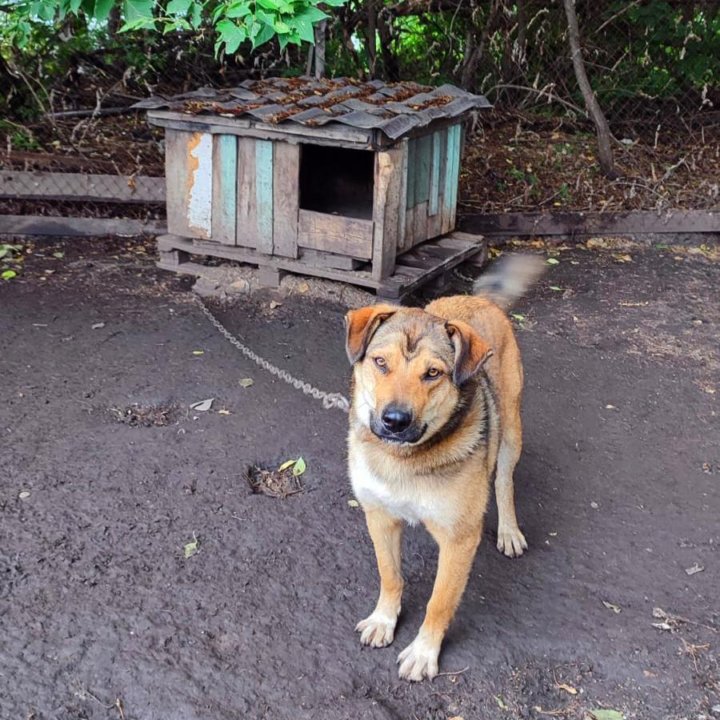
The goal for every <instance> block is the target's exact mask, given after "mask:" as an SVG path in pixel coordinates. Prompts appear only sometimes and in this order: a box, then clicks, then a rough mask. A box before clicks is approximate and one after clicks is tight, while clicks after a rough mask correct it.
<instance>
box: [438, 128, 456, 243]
mask: <svg viewBox="0 0 720 720" xmlns="http://www.w3.org/2000/svg"><path fill="white" fill-rule="evenodd" d="M445 154H446V157H445V177H444V181H443V224H442V228H441V230H442V232H443V233H446V232H450V231H451V230H452V229H453V224H454V219H455V205H454V202H453V198H455V199H457V183H458V177H459V172H460V162H459V159H460V125H453V126H452V127H451V128H448V131H447V145H446V150H445Z"/></svg>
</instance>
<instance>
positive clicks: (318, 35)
mask: <svg viewBox="0 0 720 720" xmlns="http://www.w3.org/2000/svg"><path fill="white" fill-rule="evenodd" d="M326 28H327V20H321V21H320V22H319V23H318V24H317V25H316V26H315V77H316V78H317V79H320V78H322V77H325V30H326Z"/></svg>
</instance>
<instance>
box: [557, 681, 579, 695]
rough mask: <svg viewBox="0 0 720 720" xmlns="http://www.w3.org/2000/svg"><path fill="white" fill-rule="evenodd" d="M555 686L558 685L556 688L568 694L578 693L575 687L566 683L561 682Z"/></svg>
mask: <svg viewBox="0 0 720 720" xmlns="http://www.w3.org/2000/svg"><path fill="white" fill-rule="evenodd" d="M557 687H558V690H564V691H565V692H566V693H568V694H569V695H577V694H578V691H577V688H574V687H573V686H572V685H566V684H565V683H561V684H560V685H558V686H557Z"/></svg>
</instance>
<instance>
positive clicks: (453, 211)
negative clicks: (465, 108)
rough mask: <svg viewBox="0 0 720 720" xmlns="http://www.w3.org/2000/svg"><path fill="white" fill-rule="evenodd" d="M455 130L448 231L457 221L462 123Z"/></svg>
mask: <svg viewBox="0 0 720 720" xmlns="http://www.w3.org/2000/svg"><path fill="white" fill-rule="evenodd" d="M454 127H455V132H456V133H457V153H456V154H455V159H454V165H453V172H454V173H455V182H454V183H453V184H452V197H451V199H450V203H449V205H450V227H449V228H448V232H452V231H453V230H454V229H455V225H456V221H457V201H458V191H459V190H460V166H461V164H462V156H463V147H464V134H465V133H464V125H463V124H462V123H461V124H459V125H455V126H454Z"/></svg>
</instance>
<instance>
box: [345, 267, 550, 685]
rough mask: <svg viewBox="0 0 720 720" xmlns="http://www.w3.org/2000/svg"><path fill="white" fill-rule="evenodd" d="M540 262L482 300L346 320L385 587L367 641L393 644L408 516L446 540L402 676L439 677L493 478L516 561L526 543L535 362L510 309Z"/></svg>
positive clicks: (511, 275)
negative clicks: (527, 419)
mask: <svg viewBox="0 0 720 720" xmlns="http://www.w3.org/2000/svg"><path fill="white" fill-rule="evenodd" d="M541 265H542V261H541V260H539V259H537V258H535V257H533V256H510V257H508V258H507V260H506V262H504V263H500V267H499V268H498V269H497V270H496V271H494V272H492V273H489V274H487V273H486V274H485V275H483V276H481V279H480V281H479V282H478V283H477V284H476V286H475V288H474V294H473V295H471V296H467V295H465V296H462V295H459V296H453V297H445V298H440V299H438V300H434V301H433V302H431V303H430V304H429V305H427V306H426V307H425V309H424V310H421V309H417V308H407V307H399V306H392V305H385V304H378V305H374V306H369V307H363V308H360V309H357V310H351V311H350V312H349V313H348V314H347V316H346V330H347V337H346V350H347V355H348V359H349V360H350V363H351V364H352V366H353V372H352V380H351V396H352V400H351V409H350V429H349V438H348V447H349V453H348V458H349V473H350V480H351V483H352V488H353V492H354V494H355V497H356V498H357V500H358V501H359V503H360V504H361V506H362V508H363V510H364V513H365V519H366V522H367V528H368V531H369V534H370V538H371V539H372V542H373V545H374V549H375V555H376V559H377V566H378V572H379V575H380V596H379V598H378V601H377V605H376V606H375V609H374V610H373V612H372V613H371V614H370V616H369V617H367V618H365V619H364V620H362V621H360V622H359V623H358V624H357V627H356V631H357V632H359V633H360V641H361V642H362V643H363V644H364V645H370V646H372V647H384V646H387V645H389V644H390V643H392V641H393V638H394V635H395V626H396V624H397V620H398V616H399V614H400V608H401V598H402V592H403V576H402V571H401V541H402V531H403V527H404V524H405V523H409V524H411V525H414V524H416V523H422V524H423V525H424V526H425V528H426V529H427V530H428V531H429V533H430V534H431V535H432V537H433V538H434V539H435V541H436V542H437V544H438V546H439V556H438V569H437V576H436V578H435V584H434V587H433V591H432V596H431V598H430V601H429V603H428V605H427V610H426V614H425V619H424V621H423V623H422V626H421V627H420V630H419V632H418V634H417V636H416V637H415V639H414V640H413V642H412V643H410V645H409V646H408V647H407V648H405V649H404V650H403V651H402V652H401V653H400V655H399V657H398V660H397V661H398V664H399V665H400V668H399V674H400V677H401V678H403V679H406V680H411V681H420V680H423V679H424V678H429V679H432V678H433V677H434V676H435V675H437V673H438V658H439V655H440V649H441V645H442V641H443V638H444V636H445V633H446V631H447V628H448V626H449V625H450V622H451V621H452V619H453V616H454V614H455V611H456V609H457V607H458V605H459V603H460V600H461V597H462V595H463V592H464V590H465V586H466V584H467V580H468V576H469V574H470V569H471V566H472V563H473V559H474V557H475V553H476V551H477V548H478V545H479V543H480V539H481V537H482V532H483V520H484V516H485V511H486V508H487V504H488V497H489V494H490V485H491V482H492V479H493V476H494V478H495V495H496V499H497V506H498V520H499V521H498V540H497V547H498V549H499V550H500V551H501V552H503V553H504V554H505V555H507V556H508V557H518V556H520V555H522V553H523V551H524V550H526V549H527V542H526V540H525V537H524V535H523V533H522V532H521V531H520V528H519V526H518V522H517V517H516V515H515V500H514V489H513V471H514V469H515V465H516V464H517V462H518V458H519V457H520V452H521V449H522V424H521V419H520V400H521V395H522V386H523V368H522V364H521V360H520V351H519V348H518V345H517V342H516V339H515V335H514V332H513V328H512V324H511V323H510V320H509V319H508V317H507V314H506V310H507V308H508V307H509V305H510V304H511V303H512V302H513V301H514V300H516V299H517V298H518V297H519V296H520V295H522V294H523V292H524V291H525V290H526V288H527V287H529V285H530V284H531V283H532V282H533V281H534V280H535V279H536V278H537V276H538V275H539V274H540V272H541V270H540V267H541Z"/></svg>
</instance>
